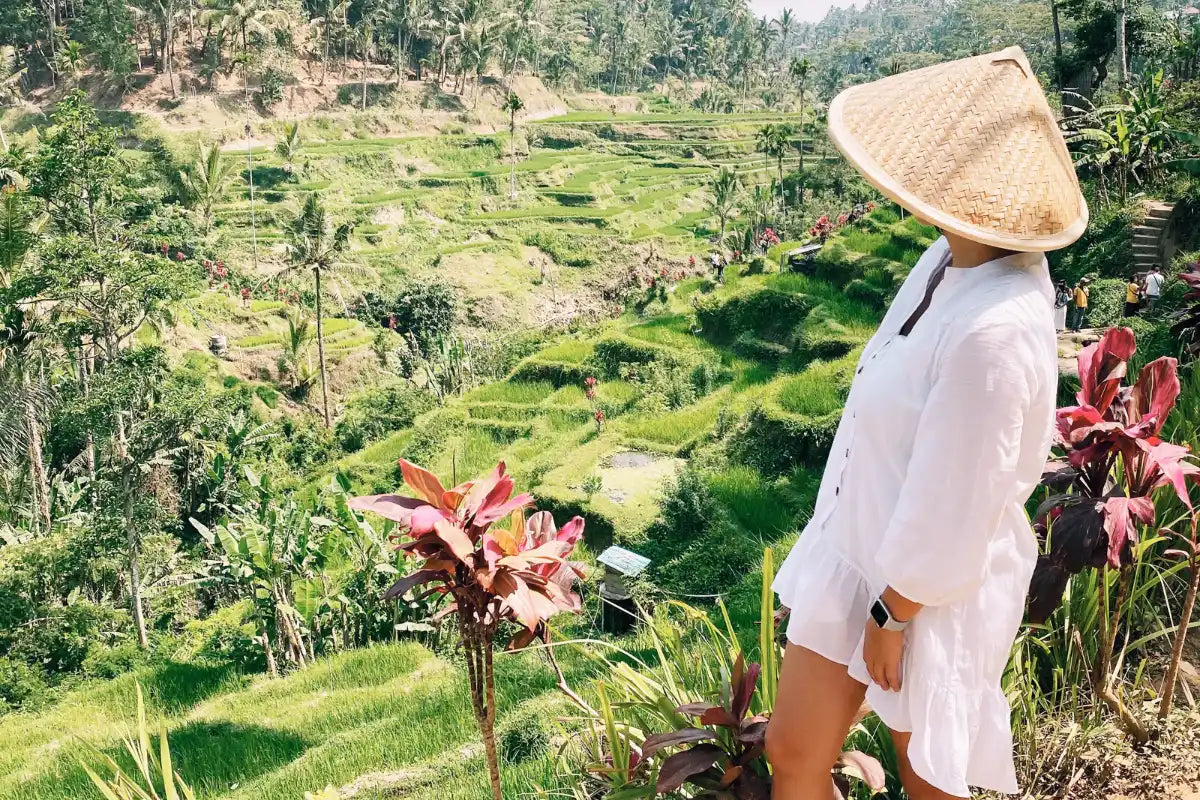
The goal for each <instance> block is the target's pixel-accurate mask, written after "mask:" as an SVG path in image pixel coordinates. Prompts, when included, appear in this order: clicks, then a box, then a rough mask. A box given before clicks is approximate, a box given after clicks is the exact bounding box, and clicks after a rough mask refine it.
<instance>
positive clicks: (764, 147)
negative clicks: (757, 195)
mask: <svg viewBox="0 0 1200 800" xmlns="http://www.w3.org/2000/svg"><path fill="white" fill-rule="evenodd" d="M793 133H794V131H793V130H792V126H791V125H784V124H782V123H780V124H776V125H764V126H763V127H762V128H759V130H758V134H757V135H756V136H755V143H754V149H755V150H757V151H758V152H760V153H762V154H764V155H766V156H768V157H770V158H774V159H775V163H776V166H777V167H778V170H779V179H778V180H779V207H780V208H783V157H784V156H785V155H786V154H787V151H788V148H789V147H790V142H791V138H792V134H793Z"/></svg>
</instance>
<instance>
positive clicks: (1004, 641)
mask: <svg viewBox="0 0 1200 800" xmlns="http://www.w3.org/2000/svg"><path fill="white" fill-rule="evenodd" d="M944 258H948V246H947V244H946V240H945V239H944V238H943V239H939V240H938V241H937V242H935V243H934V244H933V245H932V246H931V247H930V248H929V250H928V251H926V253H925V254H924V255H923V256H922V257H921V259H920V261H919V262H918V263H917V265H916V266H915V267H914V268H913V270H912V273H911V274H910V275H909V277H908V279H907V280H906V281H905V282H904V285H903V286H902V287H901V289H900V291H899V293H898V294H897V296H896V299H895V301H894V302H893V303H892V306H891V308H890V309H889V311H888V313H887V315H886V317H885V318H884V320H883V323H882V324H881V325H880V327H879V330H878V332H877V333H876V334H875V336H874V337H873V338H872V339H871V341H870V342H869V343H868V344H867V346H866V348H865V350H864V351H863V354H862V358H861V360H860V361H859V365H858V368H857V370H856V373H855V377H854V381H853V384H852V386H851V389H850V395H849V397H848V398H847V401H846V406H845V410H844V412H843V414H842V420H841V423H840V424H839V425H838V431H837V435H836V436H835V438H834V441H833V446H832V450H831V452H830V455H829V460H828V463H827V464H826V467H825V473H824V477H823V479H822V481H821V488H820V492H819V493H818V496H817V503H816V508H815V509H814V511H813V517H812V520H811V521H810V522H809V524H808V525H807V527H806V528H805V529H804V532H803V533H802V534H801V536H800V538H799V540H798V541H797V542H796V545H795V547H794V548H793V549H792V552H791V554H790V555H789V556H788V558H787V560H786V561H785V562H784V564H783V566H782V567H781V568H780V570H779V574H778V575H777V576H776V579H775V583H774V589H775V592H776V593H777V594H778V595H779V599H780V602H781V603H782V604H783V605H785V606H787V607H789V608H790V609H791V616H790V620H789V622H788V628H787V635H788V639H789V641H791V642H792V643H793V644H796V645H799V646H802V647H805V648H808V649H810V650H813V651H815V652H816V653H818V654H820V655H822V656H824V657H825V658H828V659H830V660H832V661H836V662H838V663H840V664H845V665H846V666H847V670H848V672H849V674H850V676H851V677H853V678H854V679H855V680H857V681H859V682H860V683H863V684H866V685H867V687H868V688H867V699H868V701H869V702H870V704H871V707H872V708H873V709H874V710H875V711H876V713H877V714H878V715H879V717H880V718H881V719H882V720H883V722H884V723H885V724H886V725H887V726H888V727H889V728H892V729H893V730H898V731H911V732H912V739H911V743H910V745H909V751H908V756H909V759H910V761H911V763H912V766H913V769H914V770H915V771H916V773H917V775H919V776H920V777H922V778H923V779H925V780H926V781H928V782H929V783H930V784H932V785H933V786H935V787H937V788H939V789H941V790H942V791H944V792H947V793H949V794H952V795H956V796H959V797H969V796H970V791H969V790H968V788H967V787H968V786H977V787H981V788H985V789H992V790H996V791H1001V792H1007V793H1014V792H1016V791H1017V790H1018V789H1017V780H1016V771H1015V769H1014V765H1013V759H1012V749H1013V745H1012V730H1011V727H1010V724H1009V716H1010V712H1009V706H1008V702H1007V700H1006V698H1005V696H1004V694H1003V692H1002V691H1001V687H1000V680H1001V676H1002V673H1003V671H1004V667H1005V664H1006V663H1007V661H1008V655H1009V650H1010V649H1011V647H1012V643H1013V639H1014V638H1015V636H1016V633H1017V629H1018V627H1019V626H1020V624H1021V618H1022V612H1023V607H1024V602H1025V596H1026V592H1027V591H1028V588H1029V580H1030V577H1031V576H1032V573H1033V567H1034V564H1035V562H1036V561H1037V554H1038V548H1037V543H1036V541H1035V539H1034V535H1033V533H1032V530H1031V528H1030V524H1029V519H1028V517H1027V515H1026V514H1025V510H1024V502H1025V501H1026V499H1027V498H1028V497H1029V495H1030V493H1031V492H1032V490H1033V488H1034V486H1035V485H1036V484H1037V482H1038V480H1039V478H1040V476H1041V473H1042V467H1043V466H1044V465H1045V462H1046V456H1047V454H1048V452H1049V449H1050V444H1051V437H1052V422H1053V415H1054V405H1055V398H1056V387H1057V380H1058V375H1057V347H1056V337H1055V333H1054V299H1053V287H1052V285H1051V283H1050V278H1049V274H1048V271H1047V267H1046V261H1045V258H1044V257H1043V256H1042V255H1041V254H1040V253H1020V254H1015V255H1010V256H1007V257H1004V258H1001V259H998V260H995V261H991V262H988V263H986V264H982V265H980V266H977V267H972V268H969V269H959V268H954V267H949V268H947V269H946V270H945V277H944V278H943V279H942V281H941V283H940V284H938V286H937V288H936V290H935V291H934V292H933V294H932V300H931V303H930V305H929V307H928V308H927V309H926V311H925V312H924V314H923V315H922V316H921V317H920V318H919V320H918V321H917V322H916V324H915V327H913V328H912V329H911V331H910V333H909V335H908V336H903V335H901V334H900V329H901V327H902V326H903V324H904V322H905V321H906V320H907V319H908V317H909V316H910V315H911V314H912V313H913V311H914V310H915V309H916V308H917V307H918V306H919V305H920V303H921V301H922V299H923V298H924V296H925V293H926V286H927V284H928V282H929V278H930V276H931V274H932V273H933V272H934V270H935V269H936V268H937V267H938V266H939V264H941V263H942V262H943V259H944ZM888 586H891V587H892V588H893V589H894V590H895V591H897V592H899V593H900V594H901V595H903V596H904V597H907V598H909V599H911V600H913V601H915V602H918V603H920V604H922V605H923V606H926V607H925V608H924V609H922V610H921V612H920V613H918V614H917V616H916V617H915V619H914V620H913V622H912V623H911V625H910V626H909V628H908V630H907V631H906V632H905V651H904V660H903V663H902V665H901V675H902V688H901V690H900V691H899V692H887V691H884V690H883V689H881V688H880V687H879V686H878V685H876V684H874V683H872V682H871V679H870V677H869V675H868V674H867V670H866V667H865V665H864V663H863V658H862V647H863V631H864V627H865V624H866V622H867V620H868V618H869V609H870V605H871V603H872V602H874V599H875V598H876V597H877V596H879V594H881V593H882V592H883V590H884V589H885V588H886V587H888Z"/></svg>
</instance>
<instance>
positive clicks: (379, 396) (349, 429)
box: [333, 383, 435, 452]
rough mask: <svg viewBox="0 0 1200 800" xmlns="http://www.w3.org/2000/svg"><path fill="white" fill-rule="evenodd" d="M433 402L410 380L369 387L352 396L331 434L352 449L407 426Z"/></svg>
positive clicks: (341, 444)
mask: <svg viewBox="0 0 1200 800" xmlns="http://www.w3.org/2000/svg"><path fill="white" fill-rule="evenodd" d="M434 402H435V401H434V399H433V397H432V396H431V395H430V394H429V393H428V392H426V391H423V390H421V389H419V388H417V387H416V386H413V385H412V384H411V383H395V384H392V385H390V386H385V387H383V388H379V389H372V390H371V391H368V392H364V393H362V394H359V395H355V397H354V398H353V399H352V400H351V401H350V403H349V405H348V407H347V409H346V413H345V414H344V415H343V416H342V418H341V419H340V420H338V422H337V424H336V425H335V426H334V429H333V434H334V436H335V437H337V440H338V444H339V445H340V446H341V448H342V449H343V450H345V451H346V452H354V451H355V450H359V449H361V448H362V447H363V445H365V444H366V443H367V442H371V441H374V440H375V439H379V438H381V437H383V436H385V435H387V434H389V433H391V432H392V431H398V430H400V429H401V428H407V427H408V426H409V425H411V424H412V421H413V420H414V419H415V418H416V417H417V416H418V415H420V414H423V413H425V412H426V411H428V410H430V409H431V408H433V406H434Z"/></svg>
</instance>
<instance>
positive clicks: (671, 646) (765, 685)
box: [585, 548, 885, 800]
mask: <svg viewBox="0 0 1200 800" xmlns="http://www.w3.org/2000/svg"><path fill="white" fill-rule="evenodd" d="M774 573H775V570H774V563H773V558H772V555H771V550H770V549H769V548H768V549H767V550H766V551H765V552H764V553H763V565H762V573H761V574H762V580H761V593H760V598H761V604H760V610H759V619H758V623H759V627H758V641H757V643H756V644H757V649H758V656H759V658H760V659H761V660H760V662H759V663H753V664H750V665H748V666H747V664H746V652H747V648H745V647H743V645H742V643H741V642H740V641H739V639H738V636H737V634H736V632H735V631H734V630H733V629H732V627H730V625H729V622H728V620H729V617H728V614H727V613H725V611H724V606H723V605H722V606H721V610H722V615H721V616H722V617H723V618H724V619H725V621H726V627H725V629H723V630H722V629H721V628H718V627H717V625H716V624H714V623H713V622H712V621H710V620H709V618H708V616H707V615H705V614H704V613H702V612H700V611H699V610H697V609H694V608H691V607H689V606H687V605H685V604H683V603H679V602H672V603H670V604H669V610H670V611H674V612H677V613H678V614H679V615H680V616H682V618H683V622H682V624H680V623H676V622H675V621H674V620H673V619H671V617H670V616H669V615H668V614H667V613H659V614H656V615H655V616H654V617H653V618H649V619H645V620H643V627H644V628H645V630H646V631H647V634H648V635H649V637H650V638H651V641H652V644H653V647H654V651H655V652H656V653H657V654H658V656H659V658H658V660H657V662H656V663H654V664H653V665H651V664H646V663H644V662H640V661H635V663H636V665H637V669H634V668H633V667H631V666H630V664H629V663H628V662H627V661H626V659H627V658H632V656H631V654H624V653H622V654H621V657H620V658H617V659H611V660H610V659H608V658H604V659H603V660H604V661H605V662H606V663H607V665H608V667H609V670H610V673H609V677H608V678H607V679H606V680H605V681H603V682H602V683H601V684H600V686H599V690H598V693H599V700H600V702H599V708H598V709H596V710H595V711H594V712H593V713H592V715H591V719H590V720H589V722H590V726H589V728H588V729H587V730H586V731H585V742H587V744H588V752H589V754H590V756H591V759H592V762H593V763H591V764H590V765H589V767H588V771H589V773H590V777H589V778H588V779H587V780H588V782H593V781H594V782H598V783H600V784H601V785H602V786H603V787H604V788H605V789H607V790H608V792H609V794H607V795H605V796H609V797H629V798H653V797H658V796H660V795H668V796H676V795H675V794H674V793H675V792H684V793H686V795H687V796H690V797H698V798H713V800H717V799H718V798H720V800H765V798H767V797H769V795H770V791H771V775H770V771H769V768H768V765H767V760H766V757H765V735H766V730H767V724H768V721H769V719H770V715H771V712H772V710H773V709H774V706H775V697H776V687H777V682H778V677H779V669H780V663H781V656H782V653H781V648H780V646H779V644H778V642H777V641H776V639H775V633H776V630H775V596H774V593H773V592H772V591H771V586H770V584H771V580H772V579H773V578H774ZM760 679H761V680H760ZM697 698H701V699H697ZM856 727H857V726H856ZM668 753H669V754H668ZM851 777H853V778H857V779H859V780H862V781H863V782H864V783H866V784H867V788H869V790H870V791H872V792H873V793H874V792H879V791H882V790H883V789H884V788H885V775H884V772H883V769H882V767H881V766H880V765H879V762H878V761H877V760H876V759H875V758H873V757H872V756H869V755H866V754H863V753H859V752H850V753H844V754H843V756H842V758H841V760H840V761H839V764H838V766H837V767H836V768H835V774H834V780H835V781H836V782H837V783H838V784H839V786H840V788H842V790H843V791H844V792H845V791H848V790H849V788H850V786H849V779H850V778H851ZM598 788H599V787H598Z"/></svg>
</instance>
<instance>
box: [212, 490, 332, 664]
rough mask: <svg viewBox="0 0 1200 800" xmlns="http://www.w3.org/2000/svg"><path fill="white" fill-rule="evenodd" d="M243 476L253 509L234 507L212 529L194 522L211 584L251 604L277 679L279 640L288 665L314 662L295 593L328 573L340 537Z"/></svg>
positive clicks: (293, 504) (320, 520)
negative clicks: (205, 551) (206, 552)
mask: <svg viewBox="0 0 1200 800" xmlns="http://www.w3.org/2000/svg"><path fill="white" fill-rule="evenodd" d="M245 476H246V481H247V483H248V484H249V486H250V488H251V489H252V491H253V492H254V493H255V495H256V496H255V498H254V500H253V502H252V503H251V504H250V505H248V506H239V507H236V508H235V509H234V510H233V512H232V513H231V515H230V517H229V518H228V519H227V520H226V521H225V522H224V523H222V524H219V525H217V526H215V527H213V528H209V527H208V526H206V525H204V524H203V523H201V522H200V521H199V520H196V519H194V518H193V519H192V520H191V523H192V526H193V527H194V528H195V529H196V530H197V531H198V532H199V534H200V536H201V537H202V538H203V539H204V541H205V542H206V543H207V544H208V548H209V551H210V557H209V559H208V560H207V561H206V562H205V567H206V572H207V574H208V576H209V578H210V579H212V580H214V581H216V582H220V583H226V584H229V585H232V586H234V587H235V588H236V590H237V591H238V592H239V593H241V594H242V595H243V596H245V597H246V598H247V599H249V600H250V601H251V602H252V604H253V606H254V609H255V617H256V621H257V623H258V626H259V640H260V642H261V644H262V646H263V650H264V654H265V655H266V658H267V668H268V670H269V671H270V672H271V673H272V674H277V673H278V666H277V664H276V661H275V644H274V641H275V639H278V640H280V641H279V647H280V649H281V651H282V653H283V656H284V658H285V659H286V660H287V661H288V662H289V663H291V664H293V665H295V666H297V667H303V666H305V665H306V664H307V663H308V662H309V661H310V660H311V658H312V640H311V637H309V640H308V646H307V647H306V645H305V635H306V633H308V631H307V627H306V625H305V619H304V616H303V615H302V614H301V613H300V612H299V611H297V610H296V607H295V602H294V600H293V597H294V594H293V590H294V587H295V586H296V585H297V584H298V583H300V582H301V581H306V580H309V579H312V578H314V577H315V576H317V575H318V574H320V573H321V572H322V571H323V570H324V567H325V565H326V564H327V563H328V561H329V560H330V556H331V555H332V554H333V553H334V552H335V550H336V537H333V536H331V535H330V531H331V529H332V528H333V527H334V524H333V522H332V521H330V520H328V519H326V518H324V517H319V516H316V515H314V514H312V513H311V510H310V509H307V508H304V507H301V506H300V505H299V504H298V503H297V502H296V501H295V500H294V499H291V498H288V499H285V500H280V499H279V498H278V497H277V496H276V494H275V491H274V489H273V487H272V486H271V483H270V479H269V478H268V477H260V476H259V475H257V474H256V473H255V472H254V471H253V470H251V469H250V468H249V467H246V468H245Z"/></svg>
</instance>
